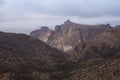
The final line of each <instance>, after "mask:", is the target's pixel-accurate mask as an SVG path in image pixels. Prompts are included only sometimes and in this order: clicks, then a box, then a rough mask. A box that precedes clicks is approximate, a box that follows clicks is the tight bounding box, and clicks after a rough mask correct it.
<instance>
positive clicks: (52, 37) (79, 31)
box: [30, 20, 111, 52]
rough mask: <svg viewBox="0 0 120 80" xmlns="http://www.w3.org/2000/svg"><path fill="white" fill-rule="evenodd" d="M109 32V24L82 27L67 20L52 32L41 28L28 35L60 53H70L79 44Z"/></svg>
mask: <svg viewBox="0 0 120 80" xmlns="http://www.w3.org/2000/svg"><path fill="white" fill-rule="evenodd" d="M109 30H111V26H110V25H109V24H106V25H83V24H77V23H73V22H71V21H69V20H67V21H65V22H64V23H63V24H61V25H57V26H55V29H54V30H50V29H49V28H48V27H42V28H41V29H38V30H35V31H33V32H31V33H30V35H31V36H32V37H34V38H38V39H40V40H42V41H43V42H45V43H47V44H49V45H50V46H52V47H55V48H57V49H59V50H61V51H64V52H70V51H71V50H74V49H75V46H77V45H78V44H80V43H81V42H86V41H88V40H91V39H93V38H95V37H96V36H97V35H99V34H101V33H103V32H104V31H109Z"/></svg>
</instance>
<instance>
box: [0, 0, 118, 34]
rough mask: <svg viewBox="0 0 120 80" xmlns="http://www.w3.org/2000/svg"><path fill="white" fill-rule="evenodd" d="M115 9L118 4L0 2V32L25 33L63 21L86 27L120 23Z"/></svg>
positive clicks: (102, 0) (97, 0)
mask: <svg viewBox="0 0 120 80" xmlns="http://www.w3.org/2000/svg"><path fill="white" fill-rule="evenodd" d="M119 9H120V3H119V0H0V30H3V31H14V32H25V31H26V32H27V33H28V31H30V29H34V27H36V26H39V25H47V26H48V25H49V26H51V27H53V26H54V25H56V24H61V23H62V22H63V21H64V20H66V19H71V20H72V21H74V22H78V23H86V24H95V23H108V22H112V21H114V22H116V21H117V22H120V10H119ZM3 26H4V28H3ZM22 27H26V28H24V29H23V28H22ZM11 28H13V29H11ZM22 29H23V30H22Z"/></svg>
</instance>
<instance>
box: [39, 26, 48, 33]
mask: <svg viewBox="0 0 120 80" xmlns="http://www.w3.org/2000/svg"><path fill="white" fill-rule="evenodd" d="M40 30H41V31H45V32H46V31H49V30H50V29H49V28H48V27H47V26H42V27H41V29H40Z"/></svg>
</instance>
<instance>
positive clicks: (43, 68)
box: [0, 32, 67, 80]
mask: <svg viewBox="0 0 120 80" xmlns="http://www.w3.org/2000/svg"><path fill="white" fill-rule="evenodd" d="M66 56H67V55H65V54H64V53H62V52H61V51H59V50H57V49H55V48H52V47H50V46H48V45H47V44H45V43H43V42H42V41H40V40H38V39H34V38H31V37H30V36H27V35H25V34H15V33H4V32H0V80H48V78H49V80H50V77H51V74H50V73H53V72H54V73H55V71H59V70H58V69H57V68H58V67H59V66H60V65H61V64H62V63H64V62H65V61H66ZM58 65H59V66H58ZM44 78H45V79H44Z"/></svg>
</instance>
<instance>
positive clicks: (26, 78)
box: [0, 26, 120, 80]
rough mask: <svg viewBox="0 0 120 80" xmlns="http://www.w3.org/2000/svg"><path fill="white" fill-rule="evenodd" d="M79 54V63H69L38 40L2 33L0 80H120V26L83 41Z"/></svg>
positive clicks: (45, 28)
mask: <svg viewBox="0 0 120 80" xmlns="http://www.w3.org/2000/svg"><path fill="white" fill-rule="evenodd" d="M43 31H49V29H48V28H47V27H43ZM51 32H53V33H54V32H55V31H51ZM43 37H44V36H43ZM86 41H87V40H86ZM75 52H76V54H75V55H76V58H77V61H69V60H66V58H65V56H67V55H66V54H65V53H62V52H61V51H59V50H57V49H55V48H52V47H50V46H48V45H47V44H45V43H43V42H41V41H40V40H38V39H35V38H31V37H30V36H27V35H24V34H15V33H3V32H0V80H120V26H118V27H115V28H113V29H112V30H107V31H104V32H102V33H101V34H99V35H97V36H96V37H95V38H93V39H91V40H89V41H87V42H85V41H83V42H80V44H77V46H75ZM67 57H69V56H67Z"/></svg>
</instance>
